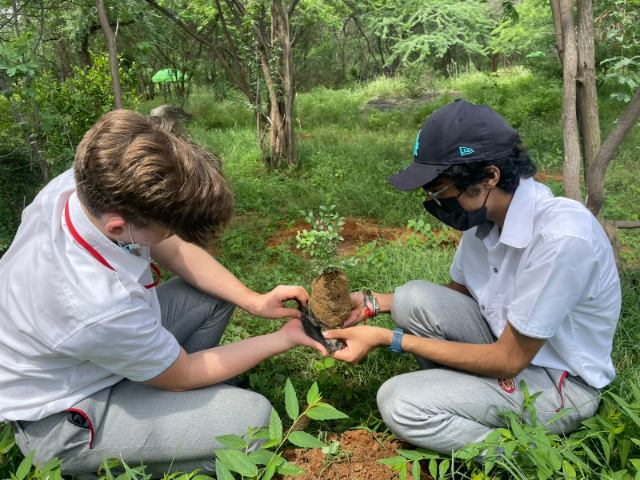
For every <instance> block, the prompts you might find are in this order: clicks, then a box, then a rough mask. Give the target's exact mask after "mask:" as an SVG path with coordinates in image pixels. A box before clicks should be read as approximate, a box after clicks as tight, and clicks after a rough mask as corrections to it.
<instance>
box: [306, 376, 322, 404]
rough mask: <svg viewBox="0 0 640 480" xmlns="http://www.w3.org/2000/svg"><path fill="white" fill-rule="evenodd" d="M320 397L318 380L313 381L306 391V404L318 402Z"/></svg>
mask: <svg viewBox="0 0 640 480" xmlns="http://www.w3.org/2000/svg"><path fill="white" fill-rule="evenodd" d="M321 398H322V397H321V396H320V390H319V388H318V382H313V385H311V388H309V391H308V392H307V405H313V404H315V403H316V402H319V401H320V399H321Z"/></svg>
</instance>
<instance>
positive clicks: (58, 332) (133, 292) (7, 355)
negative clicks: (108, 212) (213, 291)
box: [0, 170, 180, 420]
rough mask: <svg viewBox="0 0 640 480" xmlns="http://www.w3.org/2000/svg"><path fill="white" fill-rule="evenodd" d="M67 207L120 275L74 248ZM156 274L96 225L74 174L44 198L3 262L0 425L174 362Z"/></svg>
mask: <svg viewBox="0 0 640 480" xmlns="http://www.w3.org/2000/svg"><path fill="white" fill-rule="evenodd" d="M67 201H68V206H69V216H70V219H71V223H72V225H73V227H75V230H76V231H77V233H78V234H79V235H80V236H81V237H82V238H83V239H84V241H86V242H87V243H88V244H89V245H90V246H92V247H93V248H94V249H95V250H96V251H97V252H98V253H99V254H100V255H101V256H102V257H104V259H105V260H107V262H108V263H109V264H110V265H111V266H112V267H113V269H110V268H108V267H107V266H105V265H103V264H102V263H100V262H99V261H98V260H97V259H96V258H95V257H94V256H92V255H91V254H90V253H89V252H88V251H87V249H85V248H83V246H82V245H81V244H80V243H79V242H78V241H77V240H76V238H74V236H73V235H72V233H71V231H70V229H69V225H67V221H66V219H65V214H64V211H65V205H66V203H67ZM149 266H150V265H149V261H148V260H145V259H142V258H140V257H136V256H134V255H132V254H130V253H128V252H125V251H124V250H122V249H121V248H120V247H118V246H117V245H116V244H115V243H113V242H112V241H111V240H109V239H108V238H107V237H105V236H104V235H103V234H102V233H101V232H100V231H99V230H98V229H97V227H96V226H95V225H94V224H93V223H91V221H90V220H89V218H88V217H87V216H86V215H85V213H84V211H83V209H82V207H81V205H80V202H79V200H78V197H77V195H76V193H75V181H74V177H73V172H72V171H71V170H69V171H67V172H65V173H63V174H62V175H60V176H59V177H57V178H55V179H54V180H53V181H51V182H50V183H49V184H48V185H47V186H46V187H45V188H44V189H43V190H42V191H41V192H40V193H39V194H38V195H37V197H36V198H35V200H34V201H33V203H32V204H31V205H29V206H28V207H27V208H26V209H25V210H24V212H23V214H22V223H21V225H20V227H19V229H18V232H17V234H16V237H15V239H14V241H13V243H12V244H11V246H10V248H9V250H8V251H7V252H6V253H5V254H4V256H3V257H2V258H1V259H0V279H2V280H1V283H0V331H1V332H2V335H0V419H3V420H39V419H41V418H43V417H46V416H48V415H51V414H54V413H57V412H61V411H64V410H66V409H67V408H69V407H71V406H72V405H74V404H75V403H77V402H79V401H80V400H83V399H84V398H86V397H88V396H89V395H91V394H93V393H95V392H97V391H99V390H102V389H104V388H106V387H109V386H111V385H113V384H115V383H117V382H118V381H120V380H122V379H123V378H128V379H131V380H134V381H144V380H148V379H151V378H153V377H155V376H157V375H158V374H160V373H162V372H163V371H164V370H165V369H167V368H168V367H169V366H170V365H171V364H172V363H173V362H174V361H175V360H176V359H177V357H178V354H179V352H180V347H179V345H178V342H177V341H176V339H175V337H174V336H173V335H171V333H169V332H168V331H167V330H165V329H164V328H163V327H162V325H161V323H160V306H159V304H158V297H157V295H156V291H155V288H145V285H148V284H151V283H152V276H151V272H150V268H149Z"/></svg>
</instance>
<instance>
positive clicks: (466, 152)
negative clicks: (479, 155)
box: [458, 147, 475, 157]
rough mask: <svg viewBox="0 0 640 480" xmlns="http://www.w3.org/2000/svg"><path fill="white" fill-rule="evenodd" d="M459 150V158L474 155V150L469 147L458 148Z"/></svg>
mask: <svg viewBox="0 0 640 480" xmlns="http://www.w3.org/2000/svg"><path fill="white" fill-rule="evenodd" d="M458 148H459V150H460V156H461V157H466V156H467V155H471V154H472V153H475V150H474V149H473V148H471V147H458Z"/></svg>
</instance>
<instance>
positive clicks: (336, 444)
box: [322, 440, 340, 455]
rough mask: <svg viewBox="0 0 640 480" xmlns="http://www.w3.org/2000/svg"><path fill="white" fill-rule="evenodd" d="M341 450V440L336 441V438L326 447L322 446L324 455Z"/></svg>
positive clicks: (335, 453) (333, 453) (334, 453)
mask: <svg viewBox="0 0 640 480" xmlns="http://www.w3.org/2000/svg"><path fill="white" fill-rule="evenodd" d="M339 451H340V442H336V441H335V440H333V441H332V442H331V443H330V444H329V445H327V446H326V447H322V453H323V454H324V455H337V454H338V452H339Z"/></svg>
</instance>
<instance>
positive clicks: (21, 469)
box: [16, 451, 36, 480]
mask: <svg viewBox="0 0 640 480" xmlns="http://www.w3.org/2000/svg"><path fill="white" fill-rule="evenodd" d="M35 454H36V452H35V451H33V452H31V453H30V454H29V455H27V456H26V457H24V458H23V459H22V461H21V462H20V465H18V469H17V470H16V479H17V480H24V479H25V478H27V475H29V472H30V471H31V467H32V466H33V457H34V455H35Z"/></svg>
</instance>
